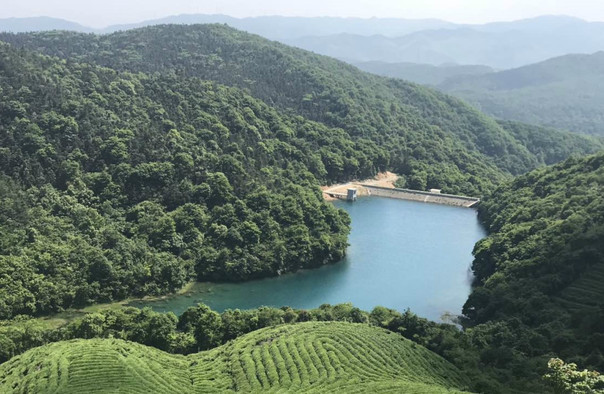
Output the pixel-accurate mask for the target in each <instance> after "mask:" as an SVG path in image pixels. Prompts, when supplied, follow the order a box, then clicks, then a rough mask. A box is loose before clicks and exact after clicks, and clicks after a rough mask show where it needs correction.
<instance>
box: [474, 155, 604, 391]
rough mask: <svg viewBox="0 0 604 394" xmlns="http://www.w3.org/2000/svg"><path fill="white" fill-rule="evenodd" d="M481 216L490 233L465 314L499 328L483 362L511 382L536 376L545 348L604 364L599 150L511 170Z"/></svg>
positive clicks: (603, 203) (479, 253)
mask: <svg viewBox="0 0 604 394" xmlns="http://www.w3.org/2000/svg"><path fill="white" fill-rule="evenodd" d="M479 217H480V219H481V220H482V222H483V223H484V224H485V226H486V227H487V229H488V231H489V233H490V235H489V236H488V237H487V238H485V239H484V240H482V241H480V242H478V243H477V245H476V247H475V250H474V254H475V260H474V263H473V270H474V274H475V285H476V286H477V287H475V288H474V290H473V291H472V294H471V295H470V297H469V299H468V301H467V302H466V304H465V306H464V314H465V315H466V316H467V318H468V321H467V322H466V326H468V327H473V328H471V329H470V330H482V331H491V332H492V333H495V332H497V334H496V335H492V337H490V338H489V339H487V340H486V341H487V343H489V345H488V346H487V347H488V348H489V352H488V353H485V354H483V357H484V361H488V364H490V365H492V366H493V367H494V368H496V369H499V371H500V372H501V373H504V374H506V373H507V374H508V377H507V379H512V380H513V379H516V380H519V379H524V378H526V379H535V378H536V376H535V375H536V373H537V372H538V371H542V370H543V368H544V367H545V364H544V363H545V361H546V359H547V358H548V357H549V356H551V355H557V356H559V357H561V358H563V359H565V360H566V361H571V362H575V363H577V364H579V365H581V366H583V367H590V368H595V369H598V370H600V371H602V370H604V286H602V283H603V282H602V280H603V279H604V153H601V154H598V155H595V156H589V157H586V158H571V159H568V160H567V161H565V162H564V163H562V164H559V165H556V166H554V167H549V168H543V169H539V170H536V171H534V172H531V173H530V174H528V175H524V176H521V177H518V178H517V179H515V180H514V181H513V182H511V183H508V184H505V185H503V186H501V187H500V188H498V189H497V190H495V191H494V192H493V194H491V195H490V196H489V197H488V198H486V199H484V200H483V201H482V202H481V204H480V206H479ZM531 375H533V376H532V377H531ZM512 377H513V378H512ZM504 379H506V378H502V380H504Z"/></svg>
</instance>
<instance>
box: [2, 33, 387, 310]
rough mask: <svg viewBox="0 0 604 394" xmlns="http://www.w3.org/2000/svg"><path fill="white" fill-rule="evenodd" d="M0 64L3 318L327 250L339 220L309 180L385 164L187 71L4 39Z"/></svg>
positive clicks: (264, 270) (338, 247) (272, 266)
mask: <svg viewBox="0 0 604 394" xmlns="http://www.w3.org/2000/svg"><path fill="white" fill-rule="evenodd" d="M0 70H1V74H0V91H1V92H2V97H3V100H2V102H1V103H0V130H1V133H0V146H1V148H0V170H1V172H2V174H1V176H0V201H1V204H0V234H1V235H2V236H1V237H0V245H1V247H0V250H1V252H0V284H1V286H0V318H8V317H11V316H14V315H17V314H39V313H48V312H54V311H58V310H61V309H62V308H67V307H71V306H75V305H82V304H86V303H89V302H98V301H109V300H113V299H119V298H124V297H127V296H129V295H144V294H162V293H167V292H170V291H174V290H176V289H178V288H180V287H181V286H182V285H183V284H184V283H186V282H187V281H189V280H191V279H193V278H197V279H200V280H209V279H214V280H219V279H221V280H242V279H250V278H254V277H261V276H267V275H275V274H278V273H282V272H287V271H294V270H297V269H299V268H304V267H312V266H318V265H321V264H325V263H328V262H334V261H338V260H339V259H341V257H342V256H343V255H344V252H345V249H346V246H347V242H346V240H347V234H348V231H349V218H348V216H347V215H346V214H345V213H343V212H339V211H337V210H336V209H335V208H333V207H332V206H331V205H328V204H326V203H325V202H324V201H323V199H322V196H321V192H320V191H319V187H318V186H319V181H318V180H320V181H321V183H324V182H334V181H337V180H339V179H343V178H347V177H351V176H366V175H369V174H373V173H375V172H376V171H378V170H380V169H383V168H385V166H386V163H387V158H386V157H385V154H384V152H383V151H382V150H380V149H379V148H377V147H376V146H375V144H373V143H371V142H369V141H365V142H364V143H363V144H357V143H355V142H352V141H350V139H349V138H348V136H347V135H346V133H344V132H342V131H341V130H335V129H328V128H326V127H325V126H323V125H320V124H318V123H312V122H308V121H305V120H304V119H302V118H300V117H288V116H281V115H279V114H278V113H277V112H276V111H275V110H274V109H271V108H270V107H268V106H267V105H266V104H264V103H262V102H259V101H258V100H256V99H253V98H251V97H250V96H248V95H246V94H244V93H243V92H241V91H239V90H235V89H231V88H225V87H222V86H218V85H214V84H211V83H207V82H202V81H200V80H197V79H186V78H179V77H176V76H173V75H172V76H167V75H166V76H145V75H142V74H128V73H119V74H118V73H117V72H115V71H112V70H109V69H101V68H98V67H94V66H88V65H82V64H76V63H73V62H65V61H58V60H56V59H51V58H48V57H43V56H39V55H34V54H29V53H25V52H20V51H16V50H14V49H12V48H11V47H10V46H8V45H6V44H0ZM330 157H339V158H341V163H343V164H342V166H341V167H338V168H335V167H330V166H329V165H328V164H329V160H330ZM326 164H327V166H326Z"/></svg>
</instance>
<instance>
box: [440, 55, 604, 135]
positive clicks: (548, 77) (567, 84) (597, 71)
mask: <svg viewBox="0 0 604 394" xmlns="http://www.w3.org/2000/svg"><path fill="white" fill-rule="evenodd" d="M438 88H439V89H441V90H443V91H445V92H449V93H451V94H454V95H455V96H457V97H461V98H463V99H465V100H468V102H470V103H472V104H474V105H476V106H477V108H479V109H480V110H482V111H484V112H486V113H487V114H490V115H493V116H495V117H497V118H501V119H509V120H517V121H521V122H527V123H533V124H539V125H544V126H549V127H555V128H558V129H562V130H570V131H573V132H582V133H586V134H593V135H598V136H604V114H603V113H602V103H603V102H604V52H598V53H594V54H593V55H566V56H562V57H558V58H555V59H550V60H547V61H544V62H541V63H537V64H532V65H529V66H525V67H520V68H517V69H513V70H505V71H500V72H497V73H492V74H488V75H482V76H478V75H473V76H458V77H451V78H449V79H448V80H446V81H444V82H443V83H441V84H440V85H439V86H438Z"/></svg>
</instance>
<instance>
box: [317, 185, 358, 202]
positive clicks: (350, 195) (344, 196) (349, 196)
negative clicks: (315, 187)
mask: <svg viewBox="0 0 604 394" xmlns="http://www.w3.org/2000/svg"><path fill="white" fill-rule="evenodd" d="M324 193H325V194H327V195H328V196H329V197H332V198H339V199H340V200H346V201H350V202H353V201H356V200H357V196H358V189H357V188H352V187H351V188H348V189H347V190H346V193H336V192H332V191H324Z"/></svg>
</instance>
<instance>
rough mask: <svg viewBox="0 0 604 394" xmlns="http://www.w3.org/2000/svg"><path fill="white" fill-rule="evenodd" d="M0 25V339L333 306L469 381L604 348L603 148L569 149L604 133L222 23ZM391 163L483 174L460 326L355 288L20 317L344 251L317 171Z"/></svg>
mask: <svg viewBox="0 0 604 394" xmlns="http://www.w3.org/2000/svg"><path fill="white" fill-rule="evenodd" d="M0 40H1V41H5V42H6V43H0V93H1V95H2V98H3V99H2V101H1V102H0V146H1V147H0V171H1V176H0V235H1V236H0V319H3V320H4V321H3V322H1V323H2V324H1V325H0V345H2V346H0V350H2V352H1V353H0V356H2V357H3V360H4V359H8V358H10V357H11V356H14V355H15V354H19V353H22V352H23V351H25V350H27V349H28V348H32V347H34V346H39V345H42V344H44V343H48V342H55V341H59V340H66V339H73V338H123V339H128V340H133V341H136V342H140V343H143V344H145V345H150V346H154V347H158V348H160V349H162V350H166V351H170V352H173V353H184V354H191V353H193V352H194V350H195V349H210V348H213V347H216V346H219V345H221V344H223V343H225V342H228V341H230V340H233V339H235V338H238V337H240V336H242V335H243V334H245V333H246V332H249V331H253V330H256V329H259V328H261V327H268V326H272V325H280V324H285V323H294V322H300V323H301V322H305V321H310V320H345V321H354V322H359V323H365V324H371V325H376V326H380V327H384V328H386V329H388V330H390V331H392V332H396V333H399V334H402V335H403V336H405V337H406V338H408V339H411V340H413V341H415V342H416V344H413V345H410V346H409V348H411V349H415V350H416V351H417V352H425V350H424V349H422V348H419V350H418V348H417V346H418V345H421V346H425V347H426V348H428V349H429V350H430V351H433V352H435V353H437V354H439V355H440V356H442V357H444V358H445V359H446V360H447V362H449V363H452V364H454V365H455V367H452V366H450V365H449V364H447V363H444V361H443V362H442V363H443V365H446V369H447V371H449V372H450V371H452V370H453V371H455V369H454V368H457V369H459V370H460V371H461V372H462V374H463V376H465V377H463V376H462V377H459V378H458V377H457V376H458V375H457V373H456V372H453V373H451V374H449V373H447V374H446V375H447V376H455V378H454V379H457V380H455V382H456V384H450V385H445V386H446V387H451V388H455V389H460V390H462V389H465V382H469V384H471V385H472V387H471V388H472V389H473V390H476V391H479V392H489V393H497V392H546V389H545V388H544V383H543V381H542V380H541V376H542V375H543V374H544V373H545V372H546V366H547V360H548V359H549V358H550V357H553V356H556V355H557V356H561V357H564V358H565V359H566V360H567V361H574V362H578V363H580V365H582V366H585V367H590V368H598V369H600V370H602V369H604V356H603V353H604V349H603V346H604V344H603V341H602V334H601V332H602V330H603V327H604V320H603V319H604V317H603V316H604V315H603V310H604V309H603V306H602V304H601V300H602V298H603V295H604V294H602V286H601V281H600V279H601V277H602V272H603V270H602V267H601V266H602V265H603V264H604V250H603V249H602V246H603V245H604V244H603V243H602V242H601V240H602V239H604V232H603V231H604V216H603V213H604V205H603V203H604V192H603V188H604V174H603V171H604V154H603V153H599V154H596V155H592V156H587V157H580V156H584V155H586V154H589V153H593V152H596V151H598V150H602V148H603V146H602V143H601V142H600V141H599V140H597V139H594V138H590V137H587V136H581V135H577V134H572V133H569V132H564V131H557V130H553V129H548V128H543V127H539V126H531V125H525V124H521V123H517V122H512V121H497V120H495V119H492V118H490V117H488V116H487V115H484V114H482V113H481V112H479V111H478V110H476V109H474V108H473V107H471V106H469V105H467V104H465V103H464V102H463V101H461V100H459V99H456V98H454V97H451V96H448V95H446V94H443V93H439V92H437V91H435V90H432V89H429V88H425V87H422V86H419V85H416V84H412V83H408V82H404V81H401V80H396V79H389V78H384V77H379V76H375V75H371V74H368V73H365V72H362V71H360V70H358V69H357V68H355V67H353V66H350V65H347V64H344V63H342V62H339V61H337V60H334V59H330V58H327V57H323V56H319V55H315V54H312V53H309V52H306V51H304V50H300V49H295V48H290V47H287V46H285V45H283V44H279V43H275V42H271V41H268V40H266V39H263V38H260V37H258V36H254V35H250V34H247V33H243V32H240V31H237V30H234V29H232V28H229V27H226V26H221V25H194V26H176V25H165V26H155V27H147V28H142V29H135V30H130V31H125V32H119V33H114V34H110V35H93V34H81V33H73V32H71V33H70V32H44V33H31V34H2V35H1V36H0ZM569 157H570V158H569ZM561 160H566V161H564V162H563V163H561V164H557V165H555V166H553V167H543V166H544V165H546V164H553V163H557V162H559V161H561ZM383 170H392V171H395V172H397V173H399V174H400V175H401V177H402V178H401V179H402V182H403V183H404V184H405V185H406V186H408V187H411V188H416V189H426V188H432V187H434V188H442V189H444V190H445V191H447V192H454V193H466V194H472V195H477V196H484V200H483V202H482V204H481V206H480V208H479V215H480V218H481V220H482V221H483V223H484V224H485V226H486V227H487V229H488V230H489V236H488V237H487V238H486V239H485V240H483V241H481V242H479V243H478V244H477V246H476V248H475V251H474V253H475V261H474V264H473V270H474V273H475V275H476V283H475V285H476V288H475V289H474V291H473V292H472V294H471V295H470V297H469V299H468V301H467V303H466V305H465V307H464V315H465V318H464V319H462V320H463V321H461V323H462V324H463V325H464V327H465V328H466V329H465V330H464V331H460V330H458V329H457V328H456V327H455V326H452V325H447V324H437V323H434V322H428V321H427V320H425V319H420V318H418V317H417V316H414V315H413V314H412V313H410V312H405V313H398V312H395V311H391V310H386V309H385V308H376V310H374V311H373V312H371V313H370V314H369V313H366V312H363V311H360V310H358V309H356V308H353V307H352V306H347V307H345V308H344V309H345V312H342V313H340V314H338V312H337V311H340V309H337V308H338V307H334V309H330V308H331V307H330V306H323V307H322V308H320V309H319V310H318V311H293V310H291V308H283V309H271V308H264V309H262V308H261V309H260V310H258V311H255V312H253V311H252V312H241V311H225V312H223V314H218V313H216V312H213V311H210V310H209V308H207V307H205V306H199V307H194V308H190V309H189V310H187V311H186V312H185V314H183V315H181V316H180V317H178V318H177V317H176V316H174V315H173V314H171V313H170V314H160V313H155V312H151V311H150V310H142V311H138V310H134V311H133V310H131V309H127V310H123V311H121V310H120V311H118V312H103V313H96V314H90V315H86V316H85V317H83V318H81V319H78V320H76V321H74V322H72V323H69V324H66V325H64V326H62V327H60V328H56V327H51V328H48V327H46V328H44V329H39V327H37V326H36V324H38V322H37V321H36V320H29V319H28V318H27V317H26V316H30V317H31V316H37V315H45V314H48V313H52V312H57V311H62V310H64V309H66V308H70V307H79V306H82V305H86V304H90V303H98V302H109V301H113V300H119V299H124V298H127V297H129V296H143V295H158V294H166V293H168V292H173V291H175V290H177V289H179V288H180V287H182V286H183V285H184V284H185V283H186V282H187V281H189V280H192V279H198V280H229V281H233V280H247V279H251V278H259V277H264V276H270V275H279V274H281V273H284V272H291V271H295V270H298V269H301V268H310V267H317V266H321V265H324V264H327V263H330V262H335V261H338V260H339V259H341V257H342V256H343V255H344V253H345V250H346V247H347V234H348V232H349V230H350V219H349V217H348V215H346V214H345V213H344V212H343V211H339V210H337V209H335V208H334V207H333V206H332V205H329V204H327V203H325V201H323V198H322V195H321V192H320V190H319V186H320V185H322V184H328V183H335V182H340V181H346V180H351V179H355V178H362V177H368V176H371V175H374V174H376V173H377V172H379V171H383ZM529 171H532V172H530V173H528V174H526V173H527V172H529ZM515 175H519V176H518V177H517V178H515V179H514V178H513V176H515ZM19 315H23V316H21V317H19ZM28 327H29V328H28ZM31 327H34V329H30V328H31ZM293 327H294V328H292V326H283V327H282V328H280V329H283V330H295V329H297V328H295V327H299V326H293ZM344 330H345V329H344ZM363 330H369V328H366V327H364V328H363ZM259 335H261V334H256V336H253V335H252V336H250V337H249V338H254V339H251V340H250V341H252V342H253V343H254V346H256V347H258V346H264V345H266V346H264V348H263V349H265V350H266V352H269V345H271V343H272V342H273V341H274V340H277V342H278V341H279V340H278V338H275V337H271V338H260V337H259ZM346 335H348V334H346ZM384 335H389V336H393V337H394V338H397V340H399V339H400V338H399V336H398V334H397V335H396V336H394V335H393V334H385V333H384ZM345 337H346V336H345ZM243 338H245V337H243ZM346 338H349V337H346ZM344 342H345V341H344ZM99 343H102V345H99V346H101V347H104V349H105V350H103V351H104V352H105V351H106V352H107V353H106V354H114V353H115V349H116V347H112V346H113V345H111V344H110V342H103V341H101V342H99ZM116 343H117V342H116V341H114V345H115V344H116ZM236 343H245V340H243V342H233V343H231V345H232V346H236V345H235V344H236ZM278 343H281V342H278ZM356 343H357V344H358V341H357V342H356ZM105 345H107V346H105ZM53 346H54V347H53ZM61 346H67V347H69V343H67V344H65V343H62V344H58V345H51V346H50V347H47V348H42V349H41V350H38V351H32V352H31V353H27V354H26V355H24V356H23V358H19V357H18V358H15V359H13V361H9V364H6V366H4V365H3V366H2V367H0V368H1V369H0V374H2V375H1V376H2V377H3V379H5V377H8V376H9V375H12V374H13V371H27V373H28V374H29V373H30V372H31V373H32V375H30V377H29V378H27V382H32V384H38V382H37V381H36V378H37V377H40V376H41V374H42V373H45V372H42V373H41V374H36V373H35V372H36V371H35V369H36V368H37V367H38V365H39V363H38V361H37V360H39V357H40V355H41V354H42V355H44V354H53V355H54V356H53V357H56V356H57V354H58V353H59V351H56V352H55V351H53V349H62V348H61ZM116 346H117V348H120V347H123V346H129V345H124V343H123V342H119V343H117V345H116ZM275 346H276V347H275V348H273V349H283V348H282V347H281V348H279V347H277V345H275ZM135 347H136V348H137V349H138V350H137V352H139V350H140V349H141V348H139V347H138V346H135ZM377 348H378V349H379V353H380V354H382V352H384V351H386V349H387V348H388V346H384V345H380V346H378V347H377ZM219 349H220V348H219ZM243 350H245V349H243V348H242V351H243ZM263 351H264V350H263ZM40 352H41V353H40ZM61 352H63V350H61ZM65 352H67V351H66V350H65ZM144 352H149V353H153V352H154V351H153V350H149V351H143V350H140V352H139V353H141V354H142V353H144ZM273 352H274V350H273ZM363 353H364V352H363ZM415 353H416V352H415V351H411V354H415ZM103 354H105V353H103ZM266 354H270V353H266ZM266 354H265V356H266ZM347 354H348V353H347ZM428 354H430V353H428ZM265 356H262V357H265ZM158 357H159V356H158ZM161 357H162V359H165V360H175V359H176V358H172V357H171V356H168V355H162V356H161ZM179 357H180V356H179ZM202 357H203V356H202ZM250 357H251V356H250ZM318 357H319V356H318ZM321 357H323V356H321ZM325 357H327V358H329V353H327V352H326V355H325ZM380 357H381V358H383V356H381V355H380V356H379V357H378V356H376V358H380ZM426 357H430V358H432V357H436V356H434V355H430V356H426ZM177 358H178V357H177ZM53 359H54V358H53ZM178 359H179V360H182V358H178ZM386 359H387V360H386V361H385V364H387V365H392V364H393V363H394V361H391V360H390V358H389V357H387V358H386ZM20 360H23V363H20ZM28 360H29V361H28ZM433 360H434V359H433ZM30 361H31V362H30ZM382 361H383V360H382ZM61 362H62V361H61ZM69 362H72V359H70V361H69ZM313 362H315V361H313ZM434 362H435V361H434ZM318 364H320V365H323V367H324V368H328V367H327V365H328V363H327V362H326V361H325V360H322V361H321V362H319V363H318ZM61 365H63V364H61ZM90 365H92V364H90ZM279 365H280V364H279ZM13 367H14V368H13ZM205 367H207V368H213V366H212V365H211V364H207V365H205ZM85 368H89V366H88V367H85ZM279 368H281V366H279ZM38 371H40V369H38ZM44 371H46V370H44ZM399 372H400V374H402V373H403V372H401V371H399ZM19 373H21V372H19ZM270 373H272V372H270ZM82 376H83V375H82ZM431 376H434V374H431ZM84 377H85V378H88V377H87V376H84ZM267 377H268V375H267ZM466 377H467V379H466ZM6 379H8V378H6ZM11 379H12V378H11ZM17 380H19V379H17ZM6 381H8V380H6ZM242 381H243V380H242ZM460 382H461V383H462V384H457V383H460ZM420 383H426V384H429V383H430V382H429V381H428V380H426V381H422V382H420ZM11 384H17V385H18V384H19V382H18V381H15V380H11ZM401 384H402V383H401ZM13 387H17V386H13ZM266 387H269V386H266ZM427 390H429V389H427ZM428 392H429V391H428Z"/></svg>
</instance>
